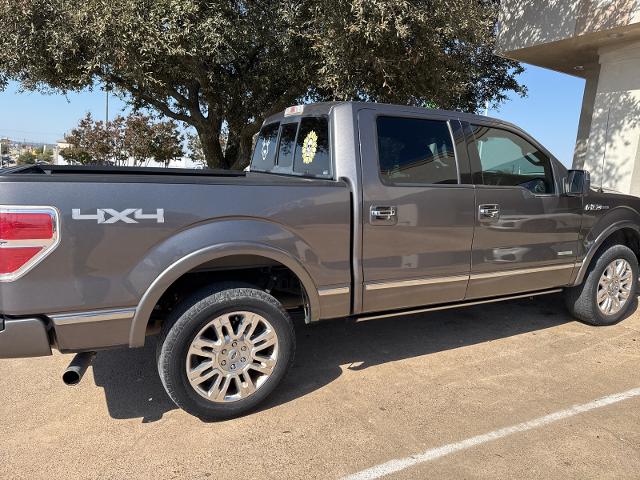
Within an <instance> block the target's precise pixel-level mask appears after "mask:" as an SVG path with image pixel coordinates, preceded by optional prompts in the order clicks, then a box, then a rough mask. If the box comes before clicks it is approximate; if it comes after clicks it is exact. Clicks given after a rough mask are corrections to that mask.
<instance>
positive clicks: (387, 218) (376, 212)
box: [370, 206, 398, 224]
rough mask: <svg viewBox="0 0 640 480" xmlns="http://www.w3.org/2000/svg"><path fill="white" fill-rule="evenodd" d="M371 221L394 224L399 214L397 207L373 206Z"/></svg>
mask: <svg viewBox="0 0 640 480" xmlns="http://www.w3.org/2000/svg"><path fill="white" fill-rule="evenodd" d="M370 214H371V223H385V224H393V223H395V221H396V216H397V214H398V212H397V209H396V207H382V206H373V207H371V210H370Z"/></svg>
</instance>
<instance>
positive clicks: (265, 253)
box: [129, 242, 320, 347]
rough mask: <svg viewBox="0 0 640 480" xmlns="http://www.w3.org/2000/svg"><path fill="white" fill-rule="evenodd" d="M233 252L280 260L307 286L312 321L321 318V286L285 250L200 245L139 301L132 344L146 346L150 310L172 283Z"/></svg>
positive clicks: (248, 244) (247, 245)
mask: <svg viewBox="0 0 640 480" xmlns="http://www.w3.org/2000/svg"><path fill="white" fill-rule="evenodd" d="M232 255H256V256H261V257H265V258H269V259H271V260H274V261H276V262H279V263H281V264H282V265H284V266H285V267H287V268H289V269H290V270H291V271H292V272H293V273H294V274H295V275H296V276H297V277H298V279H299V280H300V282H301V283H302V286H303V287H304V289H305V292H306V294H307V298H308V301H309V312H310V313H309V315H310V320H311V321H315V320H318V318H319V315H320V300H319V296H318V289H317V287H316V285H315V283H314V281H313V279H312V278H311V276H310V275H309V273H308V272H307V270H306V269H305V268H304V266H303V265H302V264H301V263H300V262H298V261H297V260H296V259H294V258H292V257H291V256H290V255H288V254H287V253H286V252H284V251H282V250H279V249H277V248H274V247H270V246H267V245H263V244H259V243H251V242H245V243H238V242H233V243H220V244H216V245H212V246H209V247H205V248H201V249H200V250H196V251H194V252H191V253H189V254H188V255H185V256H184V257H182V258H180V259H179V260H177V261H176V262H174V263H173V264H171V265H170V266H169V267H167V268H166V269H165V270H164V271H163V272H162V273H161V274H160V275H158V277H157V278H156V279H155V280H154V281H153V283H152V284H151V285H150V286H149V288H148V289H147V290H146V291H145V293H144V295H143V296H142V298H141V300H140V302H139V303H138V306H137V307H136V312H135V315H134V317H133V321H132V323H131V330H130V333H129V346H130V347H142V346H144V341H145V334H146V330H147V324H148V323H149V318H150V316H151V312H152V311H153V308H154V307H155V305H156V304H157V302H158V300H160V297H161V296H162V295H163V294H164V292H166V290H167V289H168V288H169V287H170V286H171V285H172V284H173V282H175V281H176V280H177V279H178V278H180V277H181V276H182V275H184V274H185V273H187V272H189V271H191V270H193V269H194V268H196V267H198V266H199V265H202V264H204V263H206V262H209V261H212V260H218V259H220V258H224V257H228V256H232Z"/></svg>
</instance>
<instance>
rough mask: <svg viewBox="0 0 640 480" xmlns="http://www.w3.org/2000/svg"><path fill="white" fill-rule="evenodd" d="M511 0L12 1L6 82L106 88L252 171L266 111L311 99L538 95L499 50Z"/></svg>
mask: <svg viewBox="0 0 640 480" xmlns="http://www.w3.org/2000/svg"><path fill="white" fill-rule="evenodd" d="M498 4H499V2H498V1H497V0H431V1H429V2H427V1H420V0H304V1H300V0H275V1H264V0H238V1H223V0H211V1H206V2H205V1H202V0H155V1H152V2H150V1H148V0H123V1H119V2H104V1H101V0H85V1H82V2H80V1H70V0H21V1H20V2H16V1H15V0H0V18H2V19H3V34H2V35H1V36H0V88H1V87H2V85H3V84H6V82H7V81H8V80H16V81H19V82H20V83H21V85H22V87H23V88H24V89H27V90H40V91H63V92H64V91H67V90H80V89H83V88H86V87H91V86H94V85H96V84H97V83H102V84H106V85H108V86H110V87H112V88H114V89H115V91H116V92H117V93H118V94H119V95H121V96H122V97H123V98H125V99H127V100H128V101H129V102H131V104H132V105H133V106H134V107H135V108H152V109H154V110H155V111H157V112H159V113H161V114H163V115H165V116H168V117H170V118H172V119H174V120H176V121H181V122H185V123H187V124H188V125H190V126H192V127H193V128H195V130H196V131H197V133H198V135H199V139H200V144H201V146H202V151H203V153H204V156H205V158H206V160H207V164H208V165H209V166H210V167H223V168H229V167H232V166H234V165H235V166H237V167H241V166H243V165H244V164H246V162H247V161H248V158H249V153H250V149H251V139H252V137H253V135H254V134H255V133H256V132H257V131H258V129H259V128H260V124H261V122H262V121H263V120H264V118H266V116H268V115H270V114H272V113H275V112H278V111H280V110H282V109H284V108H285V107H286V106H289V105H292V104H295V103H298V102H301V101H310V100H314V101H317V100H347V99H361V100H371V101H385V102H394V103H402V104H410V105H421V106H437V107H441V108H449V109H463V110H467V111H476V110H478V109H479V108H480V107H482V106H484V104H485V103H486V102H487V101H490V102H493V103H497V102H501V101H503V100H504V99H505V98H506V96H505V95H506V93H507V92H509V91H515V92H517V93H520V94H524V92H525V90H524V87H522V86H521V85H519V84H518V82H517V80H516V76H517V75H518V74H519V73H520V72H521V71H522V70H521V67H519V65H518V64H517V63H514V62H512V61H509V60H506V59H503V58H499V57H497V56H495V55H494V54H493V47H494V43H495V33H496V19H497V8H498ZM225 129H226V135H225V134H223V131H224V130H225ZM221 139H224V142H221Z"/></svg>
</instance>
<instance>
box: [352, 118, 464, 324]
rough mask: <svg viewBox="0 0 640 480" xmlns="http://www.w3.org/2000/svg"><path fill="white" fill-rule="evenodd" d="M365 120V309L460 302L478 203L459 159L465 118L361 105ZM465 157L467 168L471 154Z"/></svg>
mask: <svg viewBox="0 0 640 480" xmlns="http://www.w3.org/2000/svg"><path fill="white" fill-rule="evenodd" d="M359 125H360V141H361V143H360V145H361V159H362V181H363V220H362V221H363V239H362V244H363V248H362V250H363V258H362V268H363V278H364V289H363V291H364V293H363V302H362V303H363V310H364V311H365V312H375V311H381V310H391V309H405V308H411V307H416V306H422V305H431V304H438V303H447V302H453V301H459V300H462V299H463V298H464V295H465V291H466V288H467V282H468V278H469V269H470V251H471V242H472V239H473V226H474V221H475V220H474V218H475V217H474V209H475V204H474V188H473V185H470V184H466V185H464V184H461V182H460V178H461V169H460V168H459V166H458V162H457V161H456V147H454V141H453V138H454V137H452V134H455V133H456V130H460V129H461V126H460V123H459V122H458V121H457V120H453V121H449V120H448V119H447V118H446V117H443V116H438V115H437V114H434V115H424V114H415V113H407V114H406V115H393V116H385V115H379V114H377V113H376V112H374V111H372V110H363V111H361V112H360V114H359ZM459 133H461V132H459ZM461 149H462V148H460V149H458V150H461ZM463 158H464V161H463V162H462V169H463V170H464V171H465V172H466V173H467V174H468V169H469V167H468V160H467V157H466V152H465V153H464V154H463ZM465 176H467V175H465Z"/></svg>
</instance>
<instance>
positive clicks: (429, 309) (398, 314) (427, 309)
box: [355, 288, 563, 322]
mask: <svg viewBox="0 0 640 480" xmlns="http://www.w3.org/2000/svg"><path fill="white" fill-rule="evenodd" d="M562 290H563V289H562V288H554V289H551V290H541V291H538V292H530V293H522V294H518V295H509V296H507V297H494V298H489V299H484V300H473V301H470V302H461V303H449V304H447V305H435V306H433V307H424V308H419V309H416V310H402V311H397V312H390V313H380V314H375V315H366V316H362V317H355V319H356V322H364V321H366V320H376V319H379V318H389V317H402V316H404V315H415V314H416V313H424V312H436V311H438V310H449V309H451V308H459V307H471V306H473V305H482V304H483V303H495V302H503V301H505V300H516V299H518V298H529V297H537V296H538V295H548V294H550V293H559V292H562Z"/></svg>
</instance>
